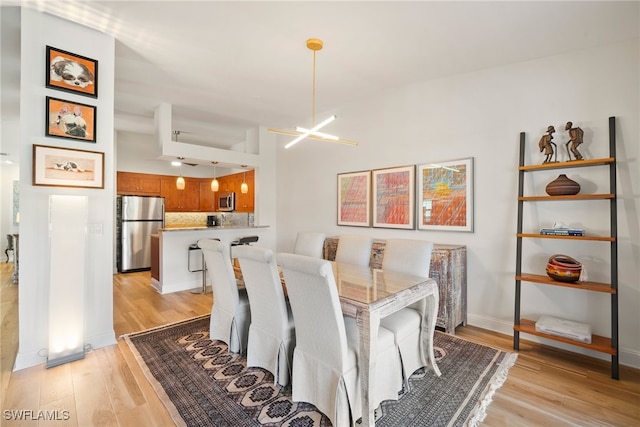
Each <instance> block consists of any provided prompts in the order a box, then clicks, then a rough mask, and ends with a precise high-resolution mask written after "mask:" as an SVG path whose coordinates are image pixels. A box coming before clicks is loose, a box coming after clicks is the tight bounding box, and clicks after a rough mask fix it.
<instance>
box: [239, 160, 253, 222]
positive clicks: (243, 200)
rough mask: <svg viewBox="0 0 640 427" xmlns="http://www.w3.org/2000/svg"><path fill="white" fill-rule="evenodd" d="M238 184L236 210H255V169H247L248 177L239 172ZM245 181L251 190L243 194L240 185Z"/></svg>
mask: <svg viewBox="0 0 640 427" xmlns="http://www.w3.org/2000/svg"><path fill="white" fill-rule="evenodd" d="M237 175H238V177H237V185H238V187H237V188H238V190H237V192H236V212H253V209H254V201H253V200H254V195H255V185H254V181H255V180H254V177H255V172H254V171H253V170H251V171H247V175H246V178H245V176H244V172H243V173H239V174H237ZM243 182H246V183H247V185H248V186H249V191H248V192H247V193H246V194H242V192H241V191H240V186H241V185H242V183H243Z"/></svg>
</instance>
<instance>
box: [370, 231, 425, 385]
mask: <svg viewBox="0 0 640 427" xmlns="http://www.w3.org/2000/svg"><path fill="white" fill-rule="evenodd" d="M432 251H433V243H431V242H428V241H425V240H411V239H387V240H386V243H385V247H384V256H383V258H382V270H383V271H396V272H399V273H405V274H410V275H412V276H420V277H425V278H427V277H429V267H430V265H431V252H432ZM426 311H427V309H426V302H425V300H424V299H423V300H420V301H417V302H415V303H413V304H411V305H410V306H408V307H406V308H403V309H402V310H399V311H396V312H395V313H392V314H391V315H389V316H387V317H385V318H383V319H381V320H380V324H381V325H382V326H384V327H385V328H387V329H389V330H390V331H392V332H393V333H394V336H395V340H396V345H397V346H398V350H399V351H400V357H401V359H402V371H403V377H404V381H405V384H407V381H408V379H409V377H410V376H411V374H413V373H414V372H415V371H416V370H417V369H419V368H421V367H423V366H426V365H427V361H426V356H427V355H426V353H425V351H426V350H425V349H424V339H425V338H426V337H421V328H422V321H423V317H424V316H426V315H430V316H437V313H427V312H426Z"/></svg>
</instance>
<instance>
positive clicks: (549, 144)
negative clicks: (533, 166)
mask: <svg viewBox="0 0 640 427" xmlns="http://www.w3.org/2000/svg"><path fill="white" fill-rule="evenodd" d="M555 131H556V129H555V128H554V127H553V126H549V127H547V134H546V135H542V137H541V138H540V141H539V142H538V147H540V152H541V153H542V152H543V151H544V154H545V158H544V161H543V162H542V163H550V162H551V159H552V158H553V155H554V153H555V160H554V162H557V161H558V154H557V153H556V149H557V148H558V146H557V145H556V144H555V142H553V141H552V140H553V133H554V132H555Z"/></svg>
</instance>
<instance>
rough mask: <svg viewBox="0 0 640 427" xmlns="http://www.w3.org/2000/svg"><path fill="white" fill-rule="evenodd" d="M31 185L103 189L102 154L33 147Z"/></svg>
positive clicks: (44, 146) (39, 146)
mask: <svg viewBox="0 0 640 427" xmlns="http://www.w3.org/2000/svg"><path fill="white" fill-rule="evenodd" d="M33 185H46V186H53V187H84V188H104V153H99V152H96V151H87V150H74V149H70V148H62V147H49V146H46V145H35V144H34V146H33Z"/></svg>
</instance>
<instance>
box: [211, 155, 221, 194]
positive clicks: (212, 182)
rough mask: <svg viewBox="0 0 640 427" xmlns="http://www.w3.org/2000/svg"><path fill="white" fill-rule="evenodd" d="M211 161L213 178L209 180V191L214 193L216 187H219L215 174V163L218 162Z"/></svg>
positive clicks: (216, 189)
mask: <svg viewBox="0 0 640 427" xmlns="http://www.w3.org/2000/svg"><path fill="white" fill-rule="evenodd" d="M211 163H213V180H212V181H211V191H213V192H214V193H215V192H216V191H218V189H220V183H219V182H218V178H217V175H216V165H217V164H218V162H211Z"/></svg>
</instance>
